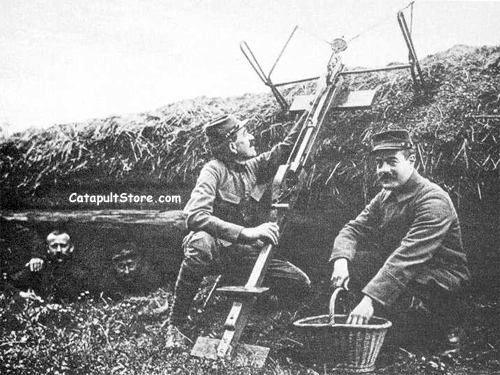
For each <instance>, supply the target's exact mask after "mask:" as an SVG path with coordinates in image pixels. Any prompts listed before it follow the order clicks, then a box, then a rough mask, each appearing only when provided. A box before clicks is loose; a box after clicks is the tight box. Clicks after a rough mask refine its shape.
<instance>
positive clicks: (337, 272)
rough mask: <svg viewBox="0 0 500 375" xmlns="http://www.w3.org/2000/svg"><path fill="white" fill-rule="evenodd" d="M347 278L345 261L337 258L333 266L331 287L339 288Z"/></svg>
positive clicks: (347, 269) (347, 271) (347, 268)
mask: <svg viewBox="0 0 500 375" xmlns="http://www.w3.org/2000/svg"><path fill="white" fill-rule="evenodd" d="M348 278H349V267H348V264H347V259H345V258H339V259H337V260H336V261H335V263H334V264H333V272H332V278H331V281H332V287H334V288H340V287H341V286H342V285H344V283H345V282H346V281H347V279H348Z"/></svg>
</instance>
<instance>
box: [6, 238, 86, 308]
mask: <svg viewBox="0 0 500 375" xmlns="http://www.w3.org/2000/svg"><path fill="white" fill-rule="evenodd" d="M74 248H75V247H74V245H73V243H72V242H71V237H70V236H69V234H68V233H67V232H64V231H60V230H54V231H52V232H51V233H49V234H48V236H47V250H46V251H45V253H44V254H43V255H42V256H38V257H32V259H31V261H30V262H28V263H27V264H26V268H25V269H23V270H21V271H19V272H17V273H15V274H14V275H13V276H12V277H11V282H12V283H13V284H14V285H16V286H17V287H19V286H21V287H22V286H24V287H28V292H27V293H21V295H22V296H25V297H27V298H37V296H36V295H39V296H40V297H41V299H42V300H43V299H49V300H54V301H61V300H66V299H72V298H76V297H77V296H78V293H79V292H81V291H83V288H82V287H81V286H80V283H81V281H82V280H81V277H77V276H82V275H77V274H78V272H77V270H78V267H75V265H74V259H73V251H74ZM33 260H35V261H34V262H33ZM31 264H41V268H35V269H34V270H33V271H32V269H31V267H30V266H31ZM33 292H34V294H33Z"/></svg>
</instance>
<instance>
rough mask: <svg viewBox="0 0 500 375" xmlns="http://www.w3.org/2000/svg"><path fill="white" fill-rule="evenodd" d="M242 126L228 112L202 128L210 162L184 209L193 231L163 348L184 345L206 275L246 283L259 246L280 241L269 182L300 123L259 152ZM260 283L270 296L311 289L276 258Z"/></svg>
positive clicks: (303, 276) (300, 275)
mask: <svg viewBox="0 0 500 375" xmlns="http://www.w3.org/2000/svg"><path fill="white" fill-rule="evenodd" d="M246 123H247V121H239V120H237V119H236V117H235V116H233V115H226V116H222V117H220V118H217V119H215V120H214V121H213V122H212V123H210V124H209V125H208V126H206V127H205V135H206V137H207V143H208V145H209V147H210V149H211V152H212V154H213V156H214V159H213V160H211V161H210V162H208V163H207V164H206V165H205V166H204V167H203V169H202V170H201V172H200V175H199V177H198V180H197V182H196V186H195V188H194V189H193V191H192V193H191V198H190V200H189V202H187V204H186V207H185V208H184V212H185V213H186V216H187V218H186V223H187V227H188V229H189V230H191V232H190V233H189V234H188V235H187V236H186V238H185V239H184V243H183V248H184V260H183V262H182V264H181V267H180V270H179V274H178V277H177V282H176V285H175V293H174V299H173V303H172V308H171V311H170V316H169V325H168V327H167V344H166V345H167V347H169V348H173V347H177V346H182V345H185V344H186V338H185V336H184V334H183V333H182V332H181V330H182V329H183V326H184V325H185V324H186V323H187V322H188V315H189V310H190V307H191V303H192V302H193V299H194V297H195V295H196V294H197V292H198V288H199V286H200V283H201V281H202V280H203V277H204V276H207V275H214V274H219V273H221V274H224V275H225V276H229V277H231V278H238V279H239V280H240V283H241V284H240V285H244V283H245V282H246V280H247V279H248V277H249V276H250V273H251V270H252V268H253V266H254V264H255V261H256V259H257V257H258V254H259V253H260V250H261V249H262V247H263V246H264V244H266V243H270V244H273V245H277V244H278V237H279V227H278V225H277V224H276V223H273V222H270V221H269V217H268V215H269V209H270V207H271V204H270V203H271V199H270V194H269V186H270V183H271V182H272V179H273V177H274V175H275V173H276V172H277V169H278V167H279V165H280V164H283V163H285V162H286V160H287V158H288V155H289V154H290V152H291V150H292V147H293V145H294V142H295V140H296V138H297V136H298V132H299V129H298V124H299V122H297V126H295V127H294V128H293V129H292V130H291V131H290V133H289V134H288V136H287V137H286V138H285V139H284V140H283V141H282V142H281V143H279V144H277V145H275V146H274V147H273V148H272V149H271V150H270V151H268V152H264V153H262V154H260V155H257V152H256V149H255V139H254V137H253V135H252V134H251V133H249V132H248V130H247V128H246V126H245V125H246ZM265 283H266V284H268V285H269V286H271V287H272V289H273V291H274V292H273V293H281V295H282V296H287V295H288V296H289V298H290V299H295V300H296V298H298V297H300V296H303V295H304V294H305V293H306V292H307V291H309V289H310V280H309V277H308V276H307V275H306V274H305V273H304V272H303V271H302V270H301V269H299V268H298V267H296V266H295V265H293V264H291V263H290V262H288V261H285V260H281V259H272V260H271V262H270V264H269V267H268V271H267V274H266V277H265ZM184 328H186V327H184Z"/></svg>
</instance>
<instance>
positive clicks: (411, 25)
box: [298, 1, 415, 45]
mask: <svg viewBox="0 0 500 375" xmlns="http://www.w3.org/2000/svg"><path fill="white" fill-rule="evenodd" d="M414 3H415V1H412V2H410V3H409V4H408V5H407V6H405V7H403V8H401V9H398V11H397V12H399V11H402V10H405V9H407V8H411V16H410V34H411V32H412V28H413V4H414ZM393 14H394V13H390V14H387V16H385V17H383V18H381V19H380V20H379V21H378V22H377V23H375V24H373V25H371V26H370V27H368V28H366V29H364V30H362V31H361V32H359V33H358V34H356V35H355V36H353V37H352V38H350V39H348V40H346V43H347V44H349V43H351V42H352V41H353V40H355V39H357V38H359V37H360V36H361V35H363V34H364V33H366V32H367V31H370V30H371V29H374V28H375V27H377V26H379V25H380V24H382V23H383V22H385V21H386V20H387V19H389V18H391V17H393ZM298 28H299V29H301V30H302V31H303V32H305V33H306V34H309V35H311V36H312V37H313V38H315V39H317V40H319V41H321V42H325V43H326V44H328V45H331V44H332V43H331V41H329V40H327V39H324V38H321V37H319V36H318V35H316V34H313V33H311V32H309V31H308V30H306V29H304V28H303V27H301V26H298ZM342 38H343V36H342Z"/></svg>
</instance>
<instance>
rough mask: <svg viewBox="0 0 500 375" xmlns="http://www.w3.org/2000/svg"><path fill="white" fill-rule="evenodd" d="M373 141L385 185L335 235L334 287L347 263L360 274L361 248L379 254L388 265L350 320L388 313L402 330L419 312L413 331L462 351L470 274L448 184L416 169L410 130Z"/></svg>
mask: <svg viewBox="0 0 500 375" xmlns="http://www.w3.org/2000/svg"><path fill="white" fill-rule="evenodd" d="M372 143H373V148H372V153H371V154H372V156H373V157H374V159H375V164H376V172H377V177H378V179H379V181H380V183H381V185H382V188H383V189H382V190H381V191H380V192H379V193H378V194H377V195H376V196H375V197H374V198H373V199H372V201H371V202H370V203H369V204H368V205H367V206H366V207H365V209H364V210H363V212H361V213H360V214H359V215H358V217H357V218H356V219H354V220H351V221H349V223H347V224H346V225H345V226H344V228H343V229H342V230H341V231H340V233H339V234H338V236H337V238H336V239H335V242H334V245H333V249H332V252H331V257H330V261H331V263H332V265H333V273H332V283H333V286H335V287H339V286H342V285H343V284H344V283H345V282H346V281H347V279H348V278H349V277H350V271H349V268H351V270H352V271H354V273H353V274H354V275H356V272H355V271H356V267H355V266H356V262H354V261H355V255H356V254H357V253H358V252H360V251H361V250H362V249H363V248H365V249H366V250H371V251H372V252H376V253H378V254H380V256H381V258H383V260H384V263H383V265H382V267H381V268H380V269H379V270H378V272H377V273H376V274H375V276H373V275H372V278H371V280H370V281H369V282H368V283H367V284H366V285H365V286H364V288H363V290H362V292H363V295H364V296H363V298H362V300H361V302H360V303H359V304H358V305H357V306H356V307H355V308H354V309H353V310H352V312H351V313H350V315H349V317H348V321H347V322H348V323H352V324H367V323H369V321H370V318H371V317H372V316H373V314H374V313H376V314H378V315H384V314H386V315H388V317H389V318H390V319H391V320H393V321H395V323H396V324H395V328H396V331H397V328H398V327H399V328H404V327H406V326H407V324H401V323H404V322H405V316H408V314H411V316H412V317H413V319H411V320H415V319H416V318H419V317H420V322H421V323H422V324H420V325H419V326H415V328H420V329H422V331H421V332H422V333H424V330H423V328H427V333H433V334H435V335H437V337H432V336H431V337H428V338H429V339H430V341H429V342H428V344H432V343H435V342H436V341H437V342H438V343H439V344H440V346H441V347H442V349H441V351H442V353H444V354H449V353H457V352H458V350H459V348H460V341H461V340H462V338H463V337H464V332H463V330H462V329H461V328H460V326H461V323H462V320H463V313H464V306H462V301H461V298H462V291H463V289H464V286H466V285H467V282H468V279H469V271H468V268H467V259H466V255H465V252H464V250H463V247H462V234H461V231H460V224H459V221H458V216H457V213H456V211H455V207H454V206H453V203H452V201H451V199H450V197H449V196H448V194H447V193H446V192H445V191H444V190H443V189H441V188H440V187H439V186H438V185H436V184H434V183H432V182H430V181H429V180H428V179H426V178H424V177H422V176H420V174H419V173H418V172H417V170H416V169H415V166H414V164H415V148H414V145H413V143H412V141H411V139H410V136H409V134H408V132H407V131H405V130H391V131H386V132H382V133H379V134H376V135H374V136H373V139H372ZM366 245H368V246H366ZM353 262H354V263H353ZM411 320H410V319H406V322H407V323H411ZM398 323H399V324H398ZM422 338H423V337H419V338H417V339H418V340H419V342H422ZM405 339H408V336H405ZM435 339H440V340H435Z"/></svg>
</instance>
